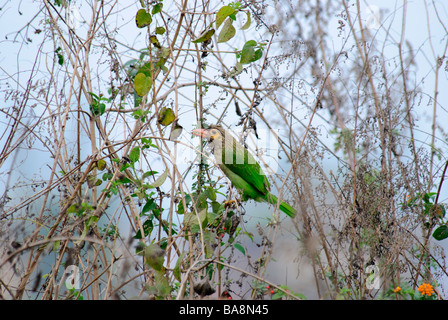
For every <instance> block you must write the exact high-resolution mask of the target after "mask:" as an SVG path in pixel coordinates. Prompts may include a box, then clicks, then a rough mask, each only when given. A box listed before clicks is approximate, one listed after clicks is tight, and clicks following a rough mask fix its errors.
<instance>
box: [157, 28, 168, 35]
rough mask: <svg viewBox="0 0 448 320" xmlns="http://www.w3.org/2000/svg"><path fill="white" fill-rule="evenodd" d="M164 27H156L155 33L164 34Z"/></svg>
mask: <svg viewBox="0 0 448 320" xmlns="http://www.w3.org/2000/svg"><path fill="white" fill-rule="evenodd" d="M165 31H166V30H165V28H164V27H157V28H156V34H164V33H165Z"/></svg>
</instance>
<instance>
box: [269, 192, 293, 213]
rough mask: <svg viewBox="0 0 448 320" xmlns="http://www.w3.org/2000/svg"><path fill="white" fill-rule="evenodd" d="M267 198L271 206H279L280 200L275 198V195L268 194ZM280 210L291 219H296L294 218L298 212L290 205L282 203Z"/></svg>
mask: <svg viewBox="0 0 448 320" xmlns="http://www.w3.org/2000/svg"><path fill="white" fill-rule="evenodd" d="M266 198H267V201H268V202H269V203H270V204H273V205H277V202H278V198H277V197H276V196H274V195H273V194H271V193H270V194H268V195H267V197H266ZM280 210H282V211H283V212H284V213H286V214H287V215H288V216H289V217H291V218H294V216H295V215H296V213H297V212H296V210H295V209H294V208H293V207H291V206H290V205H289V204H287V203H286V202H282V203H280Z"/></svg>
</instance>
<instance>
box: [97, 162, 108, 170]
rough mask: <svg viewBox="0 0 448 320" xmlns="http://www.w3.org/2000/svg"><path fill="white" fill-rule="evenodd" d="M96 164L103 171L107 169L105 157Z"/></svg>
mask: <svg viewBox="0 0 448 320" xmlns="http://www.w3.org/2000/svg"><path fill="white" fill-rule="evenodd" d="M96 166H97V168H98V170H100V171H103V170H104V169H106V166H107V164H106V161H104V160H103V159H100V160H98V161H97V162H96Z"/></svg>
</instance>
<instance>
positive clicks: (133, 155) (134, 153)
mask: <svg viewBox="0 0 448 320" xmlns="http://www.w3.org/2000/svg"><path fill="white" fill-rule="evenodd" d="M139 158H140V148H139V147H135V148H132V150H131V152H129V161H130V162H131V163H136V162H137V161H138V159H139Z"/></svg>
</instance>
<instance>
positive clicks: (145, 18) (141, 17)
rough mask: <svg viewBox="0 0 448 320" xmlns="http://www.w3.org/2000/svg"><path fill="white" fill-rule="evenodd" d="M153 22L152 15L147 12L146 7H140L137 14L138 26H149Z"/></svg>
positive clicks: (136, 21)
mask: <svg viewBox="0 0 448 320" xmlns="http://www.w3.org/2000/svg"><path fill="white" fill-rule="evenodd" d="M151 22H152V18H151V15H150V14H149V13H148V12H146V10H145V9H140V10H138V11H137V14H136V15H135V23H136V24H137V28H144V27H146V26H149V25H150V24H151Z"/></svg>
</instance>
